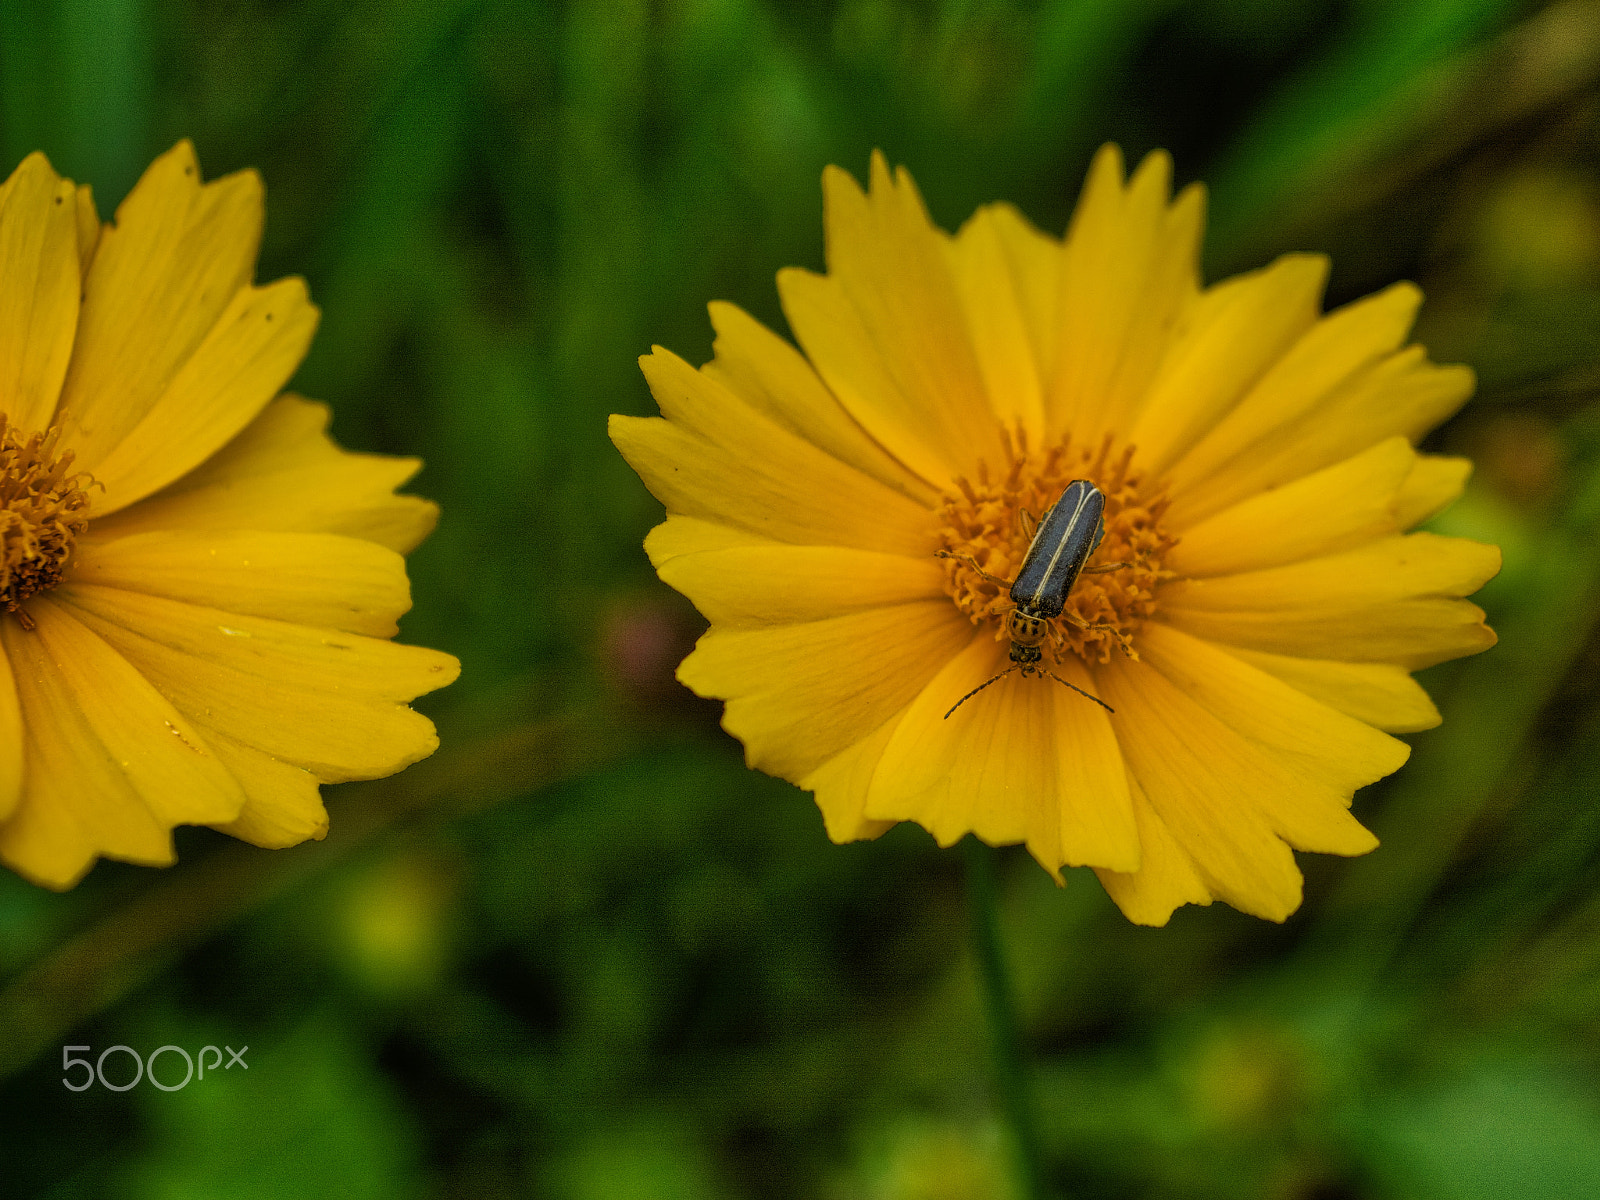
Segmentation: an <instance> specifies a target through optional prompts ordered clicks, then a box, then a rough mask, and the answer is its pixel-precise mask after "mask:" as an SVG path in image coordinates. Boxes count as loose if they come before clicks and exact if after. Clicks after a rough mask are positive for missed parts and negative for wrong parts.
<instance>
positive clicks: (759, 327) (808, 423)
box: [701, 301, 939, 506]
mask: <svg viewBox="0 0 1600 1200" xmlns="http://www.w3.org/2000/svg"><path fill="white" fill-rule="evenodd" d="M711 324H712V325H713V326H714V327H715V329H716V331H717V340H716V342H715V343H714V344H713V347H712V348H713V349H714V350H715V352H716V358H715V359H713V360H712V361H711V362H709V363H707V364H706V365H705V366H704V367H702V368H701V370H702V371H704V372H705V373H706V374H707V375H708V376H710V377H711V378H712V379H715V380H717V381H718V382H720V383H722V384H723V385H724V386H725V387H727V388H728V390H729V391H731V392H733V393H734V394H735V395H737V396H738V397H739V398H740V399H742V400H744V401H745V402H746V403H747V404H749V405H750V406H751V407H752V408H754V409H756V410H757V411H758V412H760V413H762V414H763V415H765V416H767V417H769V418H771V419H772V420H773V421H775V422H777V423H778V424H779V425H782V426H783V427H784V428H785V429H787V430H789V432H791V433H793V434H796V435H797V436H799V437H801V438H804V439H805V440H806V441H808V442H810V443H811V444H812V445H813V446H816V447H817V448H818V449H820V450H824V451H826V452H827V453H829V454H831V455H832V456H833V457H834V458H837V459H838V460H839V461H840V462H842V463H847V464H848V465H850V466H852V467H854V468H856V470H858V471H861V472H863V473H864V474H866V475H870V476H871V477H872V478H874V479H876V480H878V481H879V482H880V483H885V484H888V485H889V486H890V487H892V488H894V489H895V490H896V491H897V492H901V493H903V494H904V495H906V496H908V497H909V498H910V499H912V500H914V501H915V502H916V503H918V504H921V505H924V506H932V505H935V504H937V503H938V502H939V494H938V492H937V491H936V490H934V489H933V488H931V487H929V486H928V484H927V483H926V482H924V481H923V480H922V479H920V478H919V477H918V476H917V475H915V474H913V473H912V472H911V471H908V470H907V469H906V468H905V467H904V466H903V465H902V464H901V463H900V462H898V461H897V460H896V459H895V458H894V457H893V456H892V455H891V454H889V452H888V451H886V450H885V449H884V448H883V447H882V446H880V445H879V444H878V443H877V442H875V441H873V440H872V438H871V437H870V436H869V435H868V434H867V431H866V430H865V429H863V428H862V427H861V425H860V424H859V423H858V422H857V421H856V419H855V418H854V417H852V416H851V415H850V414H849V413H848V412H846V411H845V409H844V406H843V405H841V404H840V403H839V402H838V401H837V400H835V399H834V398H833V393H832V392H830V391H828V389H827V386H826V385H825V384H824V383H823V382H822V380H821V379H820V378H818V377H817V373H816V371H815V370H813V369H812V366H811V364H810V363H808V362H807V361H806V360H805V356H804V355H802V354H801V353H800V352H799V351H798V350H796V349H795V348H794V347H793V346H791V345H790V344H789V343H788V342H786V341H784V340H783V339H782V338H781V337H779V336H778V335H777V334H775V333H773V332H772V330H770V329H768V328H767V327H766V326H765V325H763V324H761V322H759V321H757V320H756V319H755V318H754V317H752V316H750V315H749V314H747V313H746V312H745V311H744V310H743V309H741V308H737V307H735V306H734V305H732V304H725V303H722V302H720V301H719V302H716V303H713V304H712V305H711Z"/></svg>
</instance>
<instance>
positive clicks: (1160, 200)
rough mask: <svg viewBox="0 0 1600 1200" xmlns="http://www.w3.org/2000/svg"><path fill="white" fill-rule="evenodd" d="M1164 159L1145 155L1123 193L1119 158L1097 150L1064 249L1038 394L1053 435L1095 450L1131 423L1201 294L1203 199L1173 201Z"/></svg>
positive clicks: (1189, 196)
mask: <svg viewBox="0 0 1600 1200" xmlns="http://www.w3.org/2000/svg"><path fill="white" fill-rule="evenodd" d="M1171 181H1172V159H1171V157H1170V156H1168V155H1167V154H1166V153H1165V152H1163V151H1159V150H1158V151H1155V152H1153V153H1151V154H1149V155H1147V156H1146V157H1145V159H1144V161H1143V162H1142V163H1141V164H1140V165H1139V169H1138V171H1137V172H1135V174H1134V177H1133V178H1132V179H1131V180H1130V181H1129V183H1128V186H1127V188H1126V189H1124V187H1123V183H1122V153H1121V151H1119V150H1118V149H1117V148H1116V147H1115V146H1111V145H1107V146H1102V147H1101V148H1100V151H1099V153H1097V154H1096V155H1095V157H1094V162H1093V163H1092V164H1091V165H1090V168H1089V176H1088V179H1087V180H1086V181H1085V182H1084V185H1083V195H1082V196H1081V197H1080V198H1079V200H1078V207H1077V209H1076V210H1075V211H1074V212H1073V214H1072V224H1071V226H1070V228H1069V229H1068V230H1067V237H1066V244H1065V246H1064V248H1063V251H1062V260H1061V262H1062V268H1061V299H1060V304H1059V306H1058V309H1057V316H1058V320H1059V321H1060V342H1059V348H1058V350H1057V354H1056V373H1055V377H1054V379H1053V380H1052V381H1051V382H1050V384H1049V386H1048V387H1047V388H1046V398H1045V410H1046V422H1047V425H1048V427H1049V428H1048V432H1049V435H1050V436H1051V437H1052V438H1056V437H1060V436H1061V435H1062V434H1064V433H1069V432H1070V433H1071V434H1072V436H1073V437H1074V438H1075V439H1077V440H1078V442H1079V444H1088V445H1095V444H1096V443H1098V441H1099V440H1100V438H1101V436H1102V435H1103V434H1105V433H1106V432H1111V431H1115V432H1119V433H1121V432H1124V431H1126V430H1127V429H1128V428H1129V426H1130V425H1131V424H1132V422H1133V418H1134V416H1135V415H1136V414H1137V412H1138V411H1139V408H1140V406H1141V404H1142V403H1143V401H1144V397H1145V392H1146V390H1147V388H1148V387H1149V384H1150V380H1151V378H1152V376H1153V375H1154V373H1155V370H1156V367H1157V365H1158V364H1159V363H1160V361H1161V358H1162V356H1163V354H1164V352H1165V351H1166V348H1167V344H1168V342H1169V341H1170V339H1171V337H1172V334H1173V331H1174V329H1176V328H1177V327H1178V324H1179V322H1180V321H1182V320H1183V318H1184V315H1185V314H1186V313H1187V311H1188V309H1189V308H1190V306H1191V305H1192V304H1193V303H1194V302H1195V299H1196V297H1197V296H1198V295H1199V290H1200V232H1201V226H1202V223H1203V221H1204V211H1205V195H1204V193H1203V192H1202V191H1201V189H1200V188H1199V187H1188V188H1185V189H1184V190H1183V192H1182V193H1181V194H1180V195H1179V196H1178V198H1177V200H1176V201H1174V202H1173V203H1172V204H1171V205H1169V204H1168V203H1167V194H1168V191H1169V189H1170V187H1171Z"/></svg>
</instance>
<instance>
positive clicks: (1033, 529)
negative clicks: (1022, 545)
mask: <svg viewBox="0 0 1600 1200" xmlns="http://www.w3.org/2000/svg"><path fill="white" fill-rule="evenodd" d="M1017 524H1018V525H1020V526H1021V527H1022V539H1023V541H1025V542H1027V543H1028V544H1029V545H1030V546H1031V545H1032V544H1033V535H1034V534H1035V533H1037V532H1038V531H1039V522H1037V521H1035V520H1034V519H1033V514H1032V513H1031V512H1029V511H1028V510H1027V509H1025V508H1019V509H1017Z"/></svg>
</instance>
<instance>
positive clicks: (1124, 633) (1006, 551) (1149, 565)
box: [939, 433, 1177, 663]
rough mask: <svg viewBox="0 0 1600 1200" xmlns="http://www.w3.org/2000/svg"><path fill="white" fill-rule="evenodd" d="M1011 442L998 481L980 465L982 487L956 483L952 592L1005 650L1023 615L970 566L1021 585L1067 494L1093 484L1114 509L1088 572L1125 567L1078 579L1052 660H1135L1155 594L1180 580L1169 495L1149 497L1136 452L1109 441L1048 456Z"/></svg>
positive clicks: (1056, 630) (947, 524)
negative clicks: (1174, 566)
mask: <svg viewBox="0 0 1600 1200" xmlns="http://www.w3.org/2000/svg"><path fill="white" fill-rule="evenodd" d="M1006 440H1007V448H1008V453H1009V461H1007V462H1006V463H1005V464H1004V469H1003V470H1002V471H1001V472H999V473H998V476H997V475H996V473H995V472H993V471H991V470H990V469H989V464H988V463H986V462H981V461H980V462H979V464H978V471H977V475H978V478H977V481H976V482H972V481H970V480H967V479H965V478H960V477H958V478H957V479H956V486H957V487H958V488H959V489H960V494H959V495H955V496H949V497H947V498H946V500H945V502H944V504H943V506H942V507H941V508H940V509H939V517H940V521H941V523H942V525H943V528H942V529H941V531H940V537H941V541H942V543H943V546H944V549H945V550H947V551H949V552H950V554H951V555H955V556H963V557H952V558H946V559H944V560H943V561H944V569H945V590H946V591H947V592H949V594H950V598H951V599H952V600H954V601H955V603H956V607H957V608H959V609H960V610H961V611H962V612H964V613H966V614H967V616H968V617H969V618H970V619H971V620H972V623H973V624H974V625H981V624H983V623H984V622H988V623H990V624H992V625H993V626H994V630H995V639H996V640H997V641H1004V640H1006V639H1007V638H1008V637H1010V633H1009V632H1008V630H1007V624H1006V619H1007V617H1008V616H1009V615H1010V613H1011V611H1012V609H1014V608H1015V607H1016V605H1015V604H1013V603H1012V602H1011V597H1010V595H1009V588H1008V587H1006V586H1004V585H1002V584H998V583H995V582H993V581H992V580H989V579H985V578H984V577H983V575H982V574H980V573H979V572H978V571H976V570H974V569H973V567H972V565H971V564H970V563H968V562H966V561H964V558H965V559H971V560H972V562H975V563H977V565H978V566H979V567H981V568H983V570H984V571H986V572H987V573H988V574H990V575H993V576H997V577H998V578H1000V579H1005V580H1010V579H1015V578H1016V572H1017V570H1018V569H1019V568H1020V567H1021V566H1022V559H1023V556H1024V555H1026V554H1027V552H1028V544H1029V542H1030V541H1031V539H1032V534H1033V531H1034V529H1035V527H1036V526H1037V523H1038V522H1039V521H1040V520H1041V519H1042V518H1043V516H1044V514H1045V511H1046V510H1047V509H1048V508H1049V507H1050V506H1051V505H1052V504H1054V503H1055V502H1056V501H1057V500H1059V499H1060V498H1061V493H1062V491H1063V490H1064V489H1065V488H1066V486H1067V484H1069V483H1071V482H1072V481H1073V480H1074V479H1087V480H1088V481H1089V482H1090V483H1092V484H1094V485H1095V486H1096V487H1097V488H1099V489H1100V490H1101V492H1103V493H1104V494H1105V498H1106V507H1105V516H1104V520H1105V537H1104V538H1103V539H1102V540H1101V542H1100V546H1099V549H1097V550H1096V551H1095V552H1094V553H1093V554H1092V555H1090V556H1089V561H1088V563H1087V564H1086V566H1087V567H1090V568H1092V567H1095V566H1097V565H1108V564H1111V563H1123V564H1125V565H1124V566H1121V567H1119V568H1117V569H1116V570H1112V571H1106V572H1104V573H1097V574H1088V573H1085V574H1083V575H1080V576H1079V577H1078V581H1077V583H1076V584H1075V585H1074V586H1073V588H1072V591H1071V592H1070V593H1069V594H1068V596H1067V602H1066V606H1065V607H1064V608H1063V610H1062V613H1061V616H1060V617H1059V618H1057V619H1056V620H1054V621H1051V622H1050V623H1049V624H1050V626H1051V628H1050V631H1049V634H1048V637H1047V640H1046V641H1045V643H1044V650H1045V654H1046V656H1047V657H1048V656H1051V655H1053V656H1054V659H1055V661H1056V662H1058V663H1059V662H1060V661H1061V660H1062V659H1063V658H1064V657H1065V656H1066V655H1067V654H1068V653H1072V654H1076V655H1077V656H1078V657H1079V658H1081V659H1083V660H1084V661H1085V662H1087V661H1089V660H1091V659H1093V660H1095V661H1098V662H1107V661H1109V660H1110V657H1111V651H1112V648H1113V647H1115V646H1118V645H1119V644H1122V645H1127V646H1128V647H1129V648H1130V650H1131V649H1132V647H1133V645H1134V643H1135V641H1136V638H1135V634H1136V632H1137V630H1138V628H1139V626H1140V625H1142V624H1143V623H1144V622H1145V620H1146V619H1148V618H1149V617H1150V616H1151V615H1152V614H1153V613H1154V612H1155V610H1156V585H1157V584H1158V583H1159V582H1160V581H1161V580H1162V579H1166V578H1170V577H1171V574H1172V573H1171V572H1170V571H1164V570H1163V569H1162V566H1161V563H1162V560H1163V558H1164V557H1165V556H1166V553H1167V551H1168V550H1170V549H1171V548H1172V547H1173V546H1175V545H1176V544H1177V539H1176V538H1174V537H1172V536H1170V535H1169V534H1168V533H1167V532H1166V531H1165V530H1164V529H1163V528H1162V527H1161V517H1162V515H1163V514H1164V513H1165V512H1166V509H1167V498H1166V495H1165V493H1164V492H1161V491H1159V490H1158V491H1156V492H1155V493H1154V494H1146V493H1145V492H1144V491H1143V489H1142V486H1141V485H1142V483H1143V478H1142V476H1141V475H1140V473H1139V471H1138V470H1137V469H1135V467H1134V466H1133V457H1134V449H1133V447H1132V446H1128V447H1124V448H1122V449H1120V450H1113V447H1112V442H1111V439H1110V438H1109V437H1108V438H1107V439H1106V440H1105V441H1104V442H1103V443H1102V444H1101V445H1100V447H1099V449H1098V450H1090V449H1089V448H1087V447H1080V448H1074V447H1073V446H1072V444H1071V439H1070V438H1068V439H1064V440H1063V441H1062V442H1061V443H1059V444H1058V445H1054V446H1048V447H1046V448H1044V449H1043V450H1040V451H1030V450H1029V448H1028V444H1027V439H1026V438H1025V437H1023V436H1022V435H1021V434H1020V433H1018V434H1017V435H1015V436H1014V437H1008V438H1007V439H1006ZM1024 514H1026V515H1024ZM1068 614H1072V616H1076V617H1077V618H1078V619H1079V620H1080V621H1082V622H1083V625H1087V626H1092V628H1083V627H1082V626H1080V625H1078V624H1076V623H1074V622H1073V621H1072V619H1071V617H1070V616H1069V615H1068Z"/></svg>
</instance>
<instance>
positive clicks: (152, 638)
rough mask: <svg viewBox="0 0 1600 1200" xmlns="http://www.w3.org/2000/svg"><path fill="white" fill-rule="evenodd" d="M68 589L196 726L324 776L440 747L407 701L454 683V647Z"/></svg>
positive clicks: (349, 774) (75, 608) (404, 761)
mask: <svg viewBox="0 0 1600 1200" xmlns="http://www.w3.org/2000/svg"><path fill="white" fill-rule="evenodd" d="M58 594H61V593H58ZM67 595H68V596H69V598H70V603H71V606H72V613H73V615H74V616H75V617H77V618H78V619H79V620H81V621H82V622H83V623H84V624H85V625H87V626H89V628H91V629H93V630H94V631H95V632H96V633H98V634H100V636H101V637H103V638H105V639H106V641H108V642H110V643H111V644H112V645H113V646H115V647H116V649H117V650H118V651H119V652H120V653H121V654H122V655H123V656H124V657H126V658H127V659H128V661H130V662H132V663H133V664H134V665H135V666H136V667H138V668H139V670H140V671H141V672H143V673H144V675H145V676H146V677H147V678H148V679H150V680H151V681H152V682H153V683H154V684H155V685H156V686H157V687H158V688H160V689H161V691H162V692H163V693H164V694H165V695H167V696H169V697H171V699H172V702H173V704H175V705H176V706H177V707H178V709H179V710H180V711H182V712H183V713H184V714H185V715H186V716H188V717H189V719H190V720H191V721H194V722H195V723H196V724H197V725H200V726H202V727H203V728H209V729H215V730H217V731H218V732H220V733H222V734H224V735H226V736H227V737H230V738H232V739H233V740H235V741H237V742H241V743H243V744H244V745H246V746H252V747H254V748H255V749H257V750H261V751H263V752H265V753H267V754H269V755H271V756H272V757H273V758H276V759H280V760H281V761H283V762H286V763H292V764H294V765H296V766H300V767H304V768H305V769H306V770H308V771H310V772H311V773H312V774H314V775H316V776H317V778H318V779H320V780H322V781H323V782H324V783H335V782H342V781H344V780H348V779H376V778H379V777H381V776H384V775H389V774H392V773H393V772H395V771H398V770H400V769H401V768H402V767H406V766H409V765H410V764H411V763H414V762H416V761H417V760H418V759H422V758H426V757H427V756H428V755H430V754H432V753H433V751H434V749H435V748H436V747H437V746H438V738H437V737H435V736H434V732H433V724H432V722H430V721H429V720H428V719H427V718H426V717H423V716H421V715H420V714H418V713H414V712H412V711H411V710H410V709H409V708H407V707H405V703H404V702H405V701H407V700H410V699H412V698H413V697H415V696H419V695H421V694H422V693H424V692H431V691H433V690H434V689H435V688H440V687H443V686H444V685H445V684H447V683H449V682H451V681H452V680H453V679H455V677H456V675H457V674H458V673H459V671H460V666H459V664H458V663H457V662H456V660H455V659H453V658H451V657H450V656H449V655H448V654H440V653H439V652H437V651H434V650H426V649H423V648H422V647H420V646H397V645H395V644H394V643H393V642H387V641H382V640H379V639H376V638H367V637H361V636H359V635H357V634H352V633H338V632H335V631H333V630H328V629H316V628H311V627H308V626H303V625H291V624H289V623H287V622H283V621H268V620H263V619H262V618H260V617H250V616H242V615H239V614H236V613H229V612H224V611H222V610H221V609H214V608H205V607H202V606H200V605H194V604H183V603H180V602H178V601H175V600H167V599H164V598H161V597H157V596H146V595H141V594H140V593H138V592H128V591H121V590H118V589H114V588H100V587H92V586H89V585H79V586H76V587H73V588H72V589H71V592H70V593H69V594H67Z"/></svg>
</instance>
